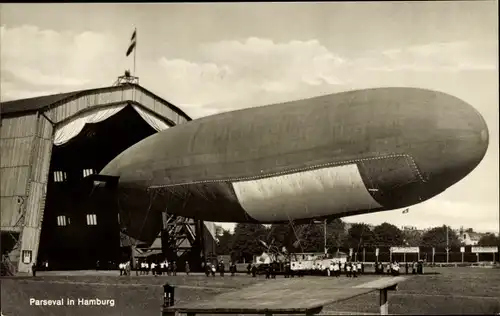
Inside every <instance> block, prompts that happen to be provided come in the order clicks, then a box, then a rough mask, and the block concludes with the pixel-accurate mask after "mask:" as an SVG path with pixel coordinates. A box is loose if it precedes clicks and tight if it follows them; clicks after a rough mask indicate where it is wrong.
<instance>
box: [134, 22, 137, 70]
mask: <svg viewBox="0 0 500 316" xmlns="http://www.w3.org/2000/svg"><path fill="white" fill-rule="evenodd" d="M134 33H135V47H134V77H135V76H136V75H135V55H136V53H137V28H134Z"/></svg>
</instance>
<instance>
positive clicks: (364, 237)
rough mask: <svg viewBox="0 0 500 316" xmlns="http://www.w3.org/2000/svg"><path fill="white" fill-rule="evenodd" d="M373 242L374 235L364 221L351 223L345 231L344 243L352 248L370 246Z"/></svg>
mask: <svg viewBox="0 0 500 316" xmlns="http://www.w3.org/2000/svg"><path fill="white" fill-rule="evenodd" d="M374 243H375V235H374V234H373V232H372V231H371V229H370V227H369V226H368V225H366V224H364V223H358V224H353V225H352V226H351V228H349V231H348V232H347V236H346V240H345V245H346V246H347V247H349V248H354V250H357V249H361V248H363V247H368V246H372V245H373V244H374Z"/></svg>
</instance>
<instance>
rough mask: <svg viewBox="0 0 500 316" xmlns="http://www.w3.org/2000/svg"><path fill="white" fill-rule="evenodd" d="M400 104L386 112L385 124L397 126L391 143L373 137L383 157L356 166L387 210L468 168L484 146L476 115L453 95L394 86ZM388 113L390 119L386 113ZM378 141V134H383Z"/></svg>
mask: <svg viewBox="0 0 500 316" xmlns="http://www.w3.org/2000/svg"><path fill="white" fill-rule="evenodd" d="M391 97H393V99H391V100H389V101H387V102H392V103H393V104H399V105H398V106H397V107H396V109H394V108H393V110H392V111H390V112H387V114H386V118H384V119H385V120H387V122H388V123H387V124H386V126H388V128H391V126H397V131H394V130H393V131H394V132H393V135H398V136H397V137H393V138H391V139H392V140H393V142H392V143H391V142H390V141H388V142H382V141H380V140H376V141H375V142H374V144H380V143H383V144H384V147H383V148H384V149H385V150H383V151H381V150H380V149H381V147H374V148H373V149H374V150H373V151H374V152H378V153H380V152H384V154H385V155H386V156H385V157H387V158H384V159H377V160H370V161H365V162H363V163H362V164H361V170H362V172H363V173H365V174H366V177H365V178H366V179H367V181H366V183H367V186H368V187H370V188H375V189H376V190H375V191H376V192H377V193H374V194H373V195H374V197H375V198H376V199H377V200H378V201H379V202H380V204H381V205H383V206H384V207H386V208H388V209H393V208H400V207H407V206H410V205H413V204H416V203H419V202H422V201H425V200H427V199H430V198H432V197H433V196H436V195H438V194H440V193H441V192H443V191H445V190H446V189H447V188H449V187H450V186H452V185H453V184H455V183H457V182H458V181H460V180H461V179H463V178H464V177H465V176H467V175H468V174H469V173H470V172H472V171H473V170H474V169H475V168H476V167H477V166H478V165H479V163H480V162H481V160H482V159H483V158H484V156H485V154H486V151H487V149H488V144H489V133H488V127H487V125H486V122H485V120H484V118H483V117H482V116H481V114H480V113H479V112H478V111H477V110H476V109H475V108H474V107H473V106H472V105H470V104H468V103H467V102H465V101H463V100H461V99H458V98H456V97H454V96H451V95H448V94H445V93H441V92H436V91H430V90H421V89H411V90H393V91H391ZM391 116H392V117H391ZM382 139H383V138H382Z"/></svg>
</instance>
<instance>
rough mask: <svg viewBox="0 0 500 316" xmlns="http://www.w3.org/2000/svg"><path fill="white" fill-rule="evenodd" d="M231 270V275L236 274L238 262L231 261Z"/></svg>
mask: <svg viewBox="0 0 500 316" xmlns="http://www.w3.org/2000/svg"><path fill="white" fill-rule="evenodd" d="M229 269H230V270H231V276H234V275H235V273H236V263H234V261H233V262H231V267H230V268H229Z"/></svg>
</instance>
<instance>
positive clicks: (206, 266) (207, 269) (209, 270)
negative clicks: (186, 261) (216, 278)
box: [205, 261, 212, 278]
mask: <svg viewBox="0 0 500 316" xmlns="http://www.w3.org/2000/svg"><path fill="white" fill-rule="evenodd" d="M211 269H212V267H211V264H210V262H208V261H207V263H206V264H205V275H206V276H207V278H208V277H209V276H210V272H211Z"/></svg>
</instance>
